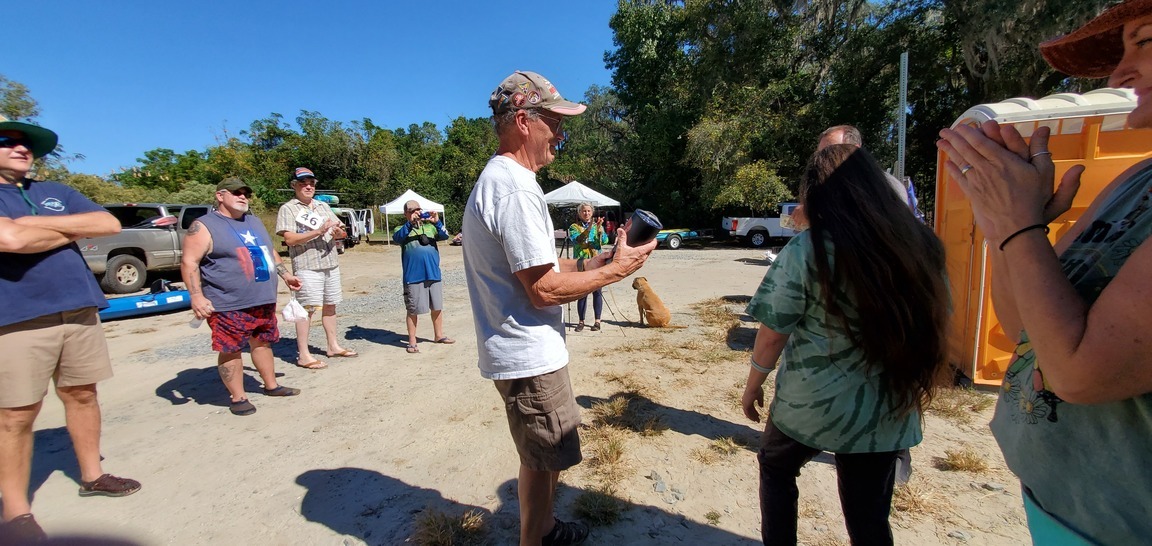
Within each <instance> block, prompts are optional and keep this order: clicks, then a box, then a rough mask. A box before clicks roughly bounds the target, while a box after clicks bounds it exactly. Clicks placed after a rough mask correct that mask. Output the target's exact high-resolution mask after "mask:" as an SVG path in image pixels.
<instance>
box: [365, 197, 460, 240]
mask: <svg viewBox="0 0 1152 546" xmlns="http://www.w3.org/2000/svg"><path fill="white" fill-rule="evenodd" d="M409 201H416V202H417V203H420V208H422V209H424V210H425V211H426V212H438V213H440V216H441V217H443V216H444V205H441V204H440V203H437V202H435V201H433V200H431V199H428V198H426V197H424V196H423V195H420V194H418V193H416V192H415V191H413V190H411V189H409V190H407V191H405V192H404V193H403V194H402V195H401V196H400V197H397V198H396V199H393V200H392V201H389V202H387V203H385V204H383V205H380V214H381V215H382V216H384V230H385V231H386V232H387V233H386V234H385V235H386V236H387V237H388V242H389V244H391V242H392V226H391V225H390V224H389V222H388V215H390V214H400V215H403V214H404V204H405V203H407V202H409Z"/></svg>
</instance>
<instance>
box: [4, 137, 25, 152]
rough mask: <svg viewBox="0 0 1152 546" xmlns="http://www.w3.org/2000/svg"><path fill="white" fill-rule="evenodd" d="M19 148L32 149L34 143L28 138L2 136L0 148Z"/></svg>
mask: <svg viewBox="0 0 1152 546" xmlns="http://www.w3.org/2000/svg"><path fill="white" fill-rule="evenodd" d="M17 146H23V147H25V148H28V149H29V150H31V149H32V143H31V142H29V141H28V139H27V138H26V137H22V136H19V137H13V136H0V148H15V147H17Z"/></svg>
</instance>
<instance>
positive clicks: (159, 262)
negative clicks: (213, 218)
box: [76, 203, 211, 294]
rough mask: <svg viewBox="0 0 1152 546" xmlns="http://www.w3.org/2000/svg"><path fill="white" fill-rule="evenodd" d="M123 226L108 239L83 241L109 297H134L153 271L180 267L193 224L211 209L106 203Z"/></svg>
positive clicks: (82, 248)
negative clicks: (126, 295)
mask: <svg viewBox="0 0 1152 546" xmlns="http://www.w3.org/2000/svg"><path fill="white" fill-rule="evenodd" d="M104 208H106V209H108V212H111V213H112V215H113V216H115V217H116V218H117V219H118V220H120V225H121V227H122V228H123V229H122V230H121V231H120V233H118V234H116V235H110V236H108V237H96V238H93V239H81V240H79V241H77V242H76V244H78V245H80V252H81V253H82V254H83V255H84V261H86V262H87V263H88V267H89V268H91V269H92V272H93V273H95V274H96V277H97V278H98V279H99V280H100V287H101V288H103V289H104V292H106V293H108V294H128V293H131V292H135V291H137V290H139V289H140V288H142V287H143V286H144V283H145V281H147V280H148V271H170V270H174V269H179V268H180V255H181V251H180V245H181V243H182V241H183V240H184V232H185V231H186V230H187V229H188V226H191V225H192V221H193V220H196V219H197V218H199V217H201V216H203V215H205V214H207V213H208V211H209V210H211V209H210V208H209V207H208V206H207V205H168V204H160V203H121V204H116V205H104Z"/></svg>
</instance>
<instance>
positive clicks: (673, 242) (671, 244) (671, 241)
mask: <svg viewBox="0 0 1152 546" xmlns="http://www.w3.org/2000/svg"><path fill="white" fill-rule="evenodd" d="M680 243H681V241H680V236H679V235H669V236H668V250H676V249H677V248H680Z"/></svg>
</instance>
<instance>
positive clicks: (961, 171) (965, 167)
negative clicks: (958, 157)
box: [960, 165, 972, 175]
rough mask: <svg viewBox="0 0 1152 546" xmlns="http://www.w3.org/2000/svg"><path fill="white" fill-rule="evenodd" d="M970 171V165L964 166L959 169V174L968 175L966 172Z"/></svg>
mask: <svg viewBox="0 0 1152 546" xmlns="http://www.w3.org/2000/svg"><path fill="white" fill-rule="evenodd" d="M970 170H972V165H965V166H963V167H960V174H961V175H965V174H968V171H970Z"/></svg>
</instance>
